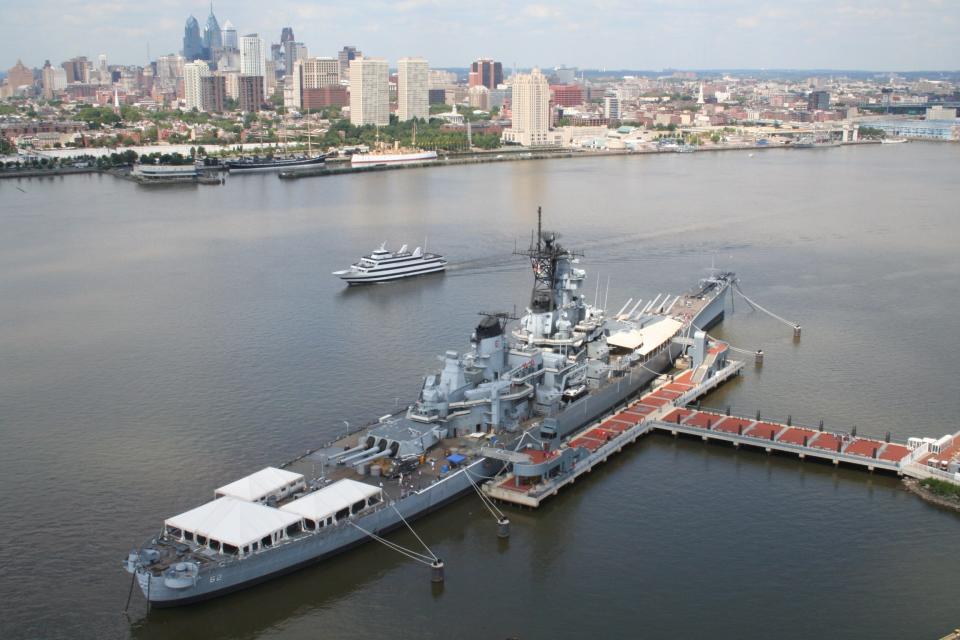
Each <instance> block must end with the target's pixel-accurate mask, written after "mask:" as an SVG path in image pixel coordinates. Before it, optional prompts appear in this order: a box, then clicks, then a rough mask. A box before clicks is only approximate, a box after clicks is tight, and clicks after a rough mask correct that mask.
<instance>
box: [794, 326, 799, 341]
mask: <svg viewBox="0 0 960 640" xmlns="http://www.w3.org/2000/svg"><path fill="white" fill-rule="evenodd" d="M793 337H794V338H796V339H797V340H799V339H800V325H798V324H795V325H793Z"/></svg>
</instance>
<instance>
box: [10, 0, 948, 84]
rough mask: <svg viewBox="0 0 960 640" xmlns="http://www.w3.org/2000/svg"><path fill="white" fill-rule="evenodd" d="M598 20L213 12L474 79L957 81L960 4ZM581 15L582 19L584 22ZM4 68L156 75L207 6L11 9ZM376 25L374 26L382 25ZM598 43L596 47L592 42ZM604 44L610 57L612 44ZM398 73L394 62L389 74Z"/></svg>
mask: <svg viewBox="0 0 960 640" xmlns="http://www.w3.org/2000/svg"><path fill="white" fill-rule="evenodd" d="M594 6H595V9H596V10H595V11H593V12H589V11H583V10H582V5H574V4H573V3H572V2H553V3H550V4H545V3H517V4H511V3H507V2H502V1H500V0H495V1H494V2H491V3H486V4H484V5H482V6H481V5H476V6H465V5H463V4H460V3H458V4H454V3H451V2H447V1H446V0H402V1H400V2H397V3H393V4H388V3H383V2H372V1H367V0H359V1H358V2H355V3H351V4H349V5H335V6H317V5H311V4H307V3H303V2H281V3H274V4H273V5H271V6H270V7H268V8H264V7H263V6H262V5H259V4H255V3H253V2H249V1H247V0H243V1H241V2H234V3H231V4H229V5H226V4H224V5H219V6H218V5H214V11H215V12H216V13H217V18H218V19H219V21H220V24H221V25H225V24H226V23H227V22H229V23H231V24H232V25H236V29H237V31H238V33H240V34H246V33H252V32H256V33H259V34H260V37H261V38H263V40H264V42H265V43H270V42H275V41H278V40H279V36H280V32H281V29H282V27H284V26H288V25H292V26H293V28H294V30H295V31H296V33H297V36H298V37H297V39H298V40H299V41H301V42H304V43H306V45H307V47H308V48H309V50H310V53H311V55H335V53H336V52H337V51H338V50H339V49H340V47H342V46H343V44H344V43H354V44H357V45H358V47H359V48H360V49H363V50H365V51H369V52H370V55H375V56H378V57H384V58H386V59H388V60H390V61H391V63H394V62H395V61H396V60H398V59H400V58H402V57H409V56H413V55H416V56H422V57H425V58H427V59H429V60H430V61H431V65H432V66H434V67H458V68H462V67H466V66H468V65H469V64H470V62H472V61H473V60H474V59H476V58H477V57H478V56H489V57H492V58H495V59H497V60H503V62H504V67H510V68H512V67H513V66H514V64H516V65H517V66H519V67H521V68H530V67H533V66H544V67H549V66H552V65H555V64H571V65H575V66H578V67H580V68H590V69H602V68H611V69H626V68H634V69H663V68H685V69H721V68H729V69H733V68H742V69H749V68H754V69H761V68H776V69H862V70H868V71H869V70H875V71H910V70H930V71H934V70H957V69H960V47H957V46H956V44H955V33H956V30H957V27H958V26H960V5H957V4H955V3H948V2H943V1H936V0H927V1H926V2H913V3H901V2H893V1H890V0H881V1H873V2H863V1H848V2H839V3H836V2H827V1H824V0H809V1H807V2H803V3H796V4H795V5H793V6H790V7H780V6H776V7H774V6H772V5H770V4H768V3H764V2H753V1H748V0H741V1H737V2H730V3H726V4H725V5H724V6H722V7H718V6H715V5H713V4H711V3H707V2H703V1H694V0H673V1H665V0H661V1H643V0H641V1H639V2H633V3H626V2H621V0H601V1H600V2H598V3H595V5H594ZM576 7H580V8H581V9H580V10H577V9H576ZM4 13H5V20H4V26H3V27H2V35H3V37H2V38H0V61H2V64H0V67H2V68H8V67H10V66H12V65H13V64H14V63H15V62H16V60H18V59H22V60H23V62H24V64H25V65H27V66H28V67H31V68H40V67H41V66H43V63H44V60H47V59H49V60H51V62H54V63H56V62H58V61H60V60H66V59H69V58H72V57H74V56H77V55H86V56H88V57H91V58H92V57H96V56H98V55H100V54H106V55H107V58H108V60H109V61H110V62H111V63H118V64H144V63H145V62H146V61H147V60H148V54H147V50H148V45H149V51H150V54H149V58H150V59H156V58H157V57H158V56H160V55H164V54H169V53H179V52H180V51H181V50H182V47H183V27H184V23H185V21H186V20H187V19H188V17H190V16H193V17H194V18H196V20H197V21H198V23H200V24H204V23H206V21H207V18H208V15H209V13H210V5H209V3H207V2H198V1H193V0H168V1H167V2H164V3H162V5H161V6H160V8H157V7H156V5H152V6H141V5H125V4H120V3H99V4H97V3H94V4H89V3H80V2H76V1H75V0H68V1H67V2H58V3H53V2H50V1H49V0H37V1H35V2H31V3H29V4H27V3H25V2H17V3H16V4H15V5H14V6H12V7H9V8H6V9H5V10H4ZM371 16H376V19H375V20H373V19H371ZM591 34H592V35H591ZM601 43H602V46H600V45H601ZM391 67H393V64H391Z"/></svg>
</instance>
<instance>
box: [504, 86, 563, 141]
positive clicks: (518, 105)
mask: <svg viewBox="0 0 960 640" xmlns="http://www.w3.org/2000/svg"><path fill="white" fill-rule="evenodd" d="M512 95H513V105H512V111H513V121H512V123H511V126H510V128H509V129H507V130H505V131H504V132H503V139H504V140H505V141H507V142H516V143H519V144H522V145H523V146H525V147H529V146H537V145H545V144H554V140H553V139H552V136H550V85H549V84H547V78H546V76H544V75H543V74H542V73H540V69H536V68H534V70H533V71H532V72H531V73H529V74H526V73H520V74H516V75H515V76H514V77H513V92H512Z"/></svg>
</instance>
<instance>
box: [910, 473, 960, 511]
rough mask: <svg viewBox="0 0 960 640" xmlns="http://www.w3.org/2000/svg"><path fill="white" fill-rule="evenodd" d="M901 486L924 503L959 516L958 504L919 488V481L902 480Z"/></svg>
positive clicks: (959, 503)
mask: <svg viewBox="0 0 960 640" xmlns="http://www.w3.org/2000/svg"><path fill="white" fill-rule="evenodd" d="M903 485H904V488H905V489H906V490H907V491H909V492H910V493H912V494H914V495H916V496H917V497H918V498H920V499H921V500H923V501H924V502H928V503H930V504H932V505H935V506H938V507H941V508H943V509H947V510H950V511H953V512H955V513H958V514H960V502H958V501H956V500H950V499H948V498H944V497H943V496H938V495H937V494H935V493H933V492H932V491H930V490H929V489H925V488H923V487H921V486H920V481H919V480H916V479H913V478H904V479H903Z"/></svg>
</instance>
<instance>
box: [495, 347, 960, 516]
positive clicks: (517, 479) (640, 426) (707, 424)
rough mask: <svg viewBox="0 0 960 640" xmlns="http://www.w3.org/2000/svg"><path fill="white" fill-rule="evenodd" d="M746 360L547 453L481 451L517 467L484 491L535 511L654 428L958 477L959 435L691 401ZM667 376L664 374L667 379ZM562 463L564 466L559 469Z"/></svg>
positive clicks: (686, 382) (690, 379)
mask: <svg viewBox="0 0 960 640" xmlns="http://www.w3.org/2000/svg"><path fill="white" fill-rule="evenodd" d="M742 368H743V363H742V362H738V361H735V360H730V361H729V362H728V364H727V365H726V366H725V367H723V368H722V369H720V370H719V371H718V372H717V373H715V374H714V375H713V376H711V377H709V378H705V379H700V378H698V377H697V371H694V370H687V371H684V372H682V373H680V374H679V375H677V376H675V377H673V376H667V377H662V378H661V380H660V382H659V383H658V384H657V385H656V386H655V387H654V388H653V389H652V390H651V391H649V392H647V393H645V394H643V395H641V396H640V398H638V399H637V400H635V401H634V402H632V403H630V404H628V405H626V406H624V407H621V408H619V410H617V411H615V412H613V413H611V414H610V415H607V416H605V417H604V418H602V419H600V420H598V421H596V422H594V423H592V424H590V425H587V426H586V427H584V428H583V429H582V430H580V431H578V432H576V433H575V434H573V435H571V436H570V437H569V438H568V439H567V441H566V442H565V443H564V446H563V447H561V448H559V449H556V450H553V451H550V450H542V449H537V448H528V449H522V450H519V451H502V450H500V451H499V452H498V450H484V452H483V453H484V455H487V456H489V457H493V458H498V459H501V460H503V461H504V462H507V463H509V465H510V467H512V468H513V471H512V472H508V473H506V474H505V475H504V476H503V477H498V478H494V479H493V480H490V481H488V482H487V483H486V484H484V485H483V492H484V493H485V494H486V495H487V496H489V497H490V498H493V499H494V500H500V501H503V502H508V503H512V504H516V505H520V506H525V507H531V508H536V507H539V506H540V504H541V503H542V502H543V501H544V500H546V499H547V498H550V497H551V496H555V495H557V493H558V492H559V491H560V489H562V488H563V487H565V486H567V485H569V484H573V483H574V482H576V480H577V478H579V477H581V476H583V475H584V474H587V473H590V472H591V471H592V470H593V469H594V467H596V466H597V465H599V464H602V463H604V462H606V461H607V460H608V459H609V458H610V457H611V456H613V455H616V454H617V453H620V452H621V451H623V448H624V447H626V446H627V445H630V444H633V443H635V442H636V441H637V440H638V439H640V438H641V437H642V436H645V435H647V434H648V433H650V432H652V431H660V432H663V433H666V434H669V435H672V436H675V437H676V436H680V435H683V436H689V437H695V438H700V439H701V440H703V441H704V442H717V443H726V444H729V445H732V446H733V447H736V448H740V447H743V448H745V449H752V450H754V451H759V452H764V453H767V454H772V453H778V454H785V455H793V456H796V457H798V458H799V459H801V460H806V459H811V460H820V461H826V462H830V463H832V464H833V465H837V466H839V465H840V464H844V465H847V466H849V467H853V468H859V469H862V470H864V471H868V472H874V471H882V472H888V473H893V474H896V475H897V476H901V477H903V476H906V477H911V478H917V479H924V478H939V479H941V480H947V481H950V482H955V483H956V482H960V432H956V433H954V434H952V435H949V434H948V435H945V436H943V437H941V438H939V439H934V438H910V439H909V440H908V441H907V442H906V443H902V442H894V441H892V440H891V439H890V435H889V434H887V435H886V437H884V438H883V439H878V438H874V437H867V436H857V434H856V429H853V431H852V432H851V433H843V432H838V431H830V430H827V429H825V428H824V427H823V423H822V422H821V423H820V424H819V425H818V426H801V425H794V424H793V423H792V422H793V421H792V420H791V419H788V420H787V421H786V422H777V421H772V420H766V419H763V418H762V417H761V416H760V414H759V413H758V414H757V415H756V416H755V417H743V416H734V415H731V414H730V413H729V411H718V410H713V409H699V408H695V407H693V406H690V403H691V402H693V401H695V400H697V398H701V397H703V396H704V395H706V394H707V393H709V392H710V391H712V390H713V389H715V388H717V387H719V386H720V385H721V384H723V383H724V382H726V381H728V380H730V379H731V378H733V377H734V376H736V375H737V374H738V373H739V372H740V370H741V369H742ZM663 378H665V379H663ZM571 450H585V451H586V452H588V454H587V455H586V456H585V457H582V458H580V459H577V460H576V461H575V462H574V463H573V465H572V467H571V468H570V470H569V471H567V472H560V473H557V472H548V473H545V474H544V475H542V476H539V477H531V473H530V471H531V470H534V471H535V470H537V469H538V468H543V469H551V465H550V464H549V463H550V462H551V461H554V460H558V459H559V458H560V457H561V456H563V455H565V453H566V452H569V451H571ZM556 468H559V467H556Z"/></svg>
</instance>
